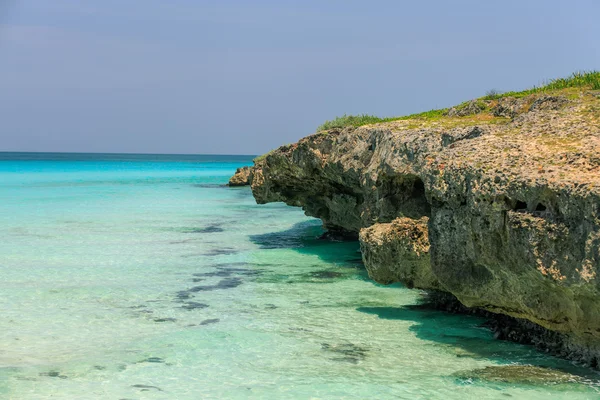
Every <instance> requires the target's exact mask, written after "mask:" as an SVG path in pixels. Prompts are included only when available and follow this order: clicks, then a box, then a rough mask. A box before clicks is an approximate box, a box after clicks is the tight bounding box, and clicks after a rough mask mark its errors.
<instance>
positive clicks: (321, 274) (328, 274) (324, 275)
mask: <svg viewBox="0 0 600 400" xmlns="http://www.w3.org/2000/svg"><path fill="white" fill-rule="evenodd" d="M308 275H309V276H312V277H313V278H320V279H333V278H341V277H342V276H344V274H342V273H341V272H336V271H327V270H324V271H315V272H311V273H309V274H308Z"/></svg>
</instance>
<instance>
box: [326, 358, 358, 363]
mask: <svg viewBox="0 0 600 400" xmlns="http://www.w3.org/2000/svg"><path fill="white" fill-rule="evenodd" d="M331 360H332V361H340V362H349V363H351V364H358V361H359V359H358V358H356V357H334V358H332V359H331Z"/></svg>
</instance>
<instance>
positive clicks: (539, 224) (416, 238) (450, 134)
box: [252, 90, 600, 348]
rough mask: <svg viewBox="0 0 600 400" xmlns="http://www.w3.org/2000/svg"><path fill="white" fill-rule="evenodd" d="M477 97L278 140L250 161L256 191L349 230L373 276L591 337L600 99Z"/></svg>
mask: <svg viewBox="0 0 600 400" xmlns="http://www.w3.org/2000/svg"><path fill="white" fill-rule="evenodd" d="M485 106H486V107H487V110H488V111H481V110H482V107H480V106H476V105H468V108H469V111H467V115H465V114H464V113H459V112H454V113H452V115H451V113H448V115H447V116H445V117H442V118H437V119H418V118H417V119H406V120H399V121H394V122H389V123H385V124H377V125H370V126H364V127H360V128H357V129H354V128H347V129H345V130H332V131H328V132H321V133H318V134H315V135H312V136H308V137H306V138H304V139H302V140H300V141H299V142H298V143H296V144H292V145H287V146H283V147H280V148H279V149H277V150H275V151H273V152H271V153H269V154H267V155H266V156H264V157H263V158H261V159H258V161H256V163H255V167H254V178H253V182H252V191H253V194H254V197H255V198H256V201H257V202H258V203H268V202H276V201H283V202H285V203H287V204H289V205H293V206H299V207H302V208H303V209H304V210H305V212H306V214H307V215H311V216H315V217H318V218H321V219H322V220H323V224H324V226H325V227H326V228H328V229H333V230H341V231H344V230H345V231H352V232H358V231H361V234H360V239H361V247H362V250H363V256H364V261H365V264H366V267H367V269H368V270H369V273H370V275H371V277H372V278H373V279H375V280H377V281H379V282H382V283H390V282H393V281H401V282H404V283H406V284H407V285H408V286H411V287H412V286H414V287H419V288H424V289H440V290H443V291H447V292H450V293H452V294H453V295H454V296H456V297H457V298H458V300H459V301H460V302H462V303H463V304H464V305H466V306H469V307H479V308H482V309H485V310H488V311H492V312H494V313H501V314H506V315H509V316H513V317H517V318H524V319H527V320H529V321H532V322H534V323H536V324H539V325H541V326H543V327H545V328H547V329H550V330H553V331H556V332H561V333H563V334H567V335H569V337H570V338H572V339H573V340H574V341H576V342H578V343H581V344H582V345H583V346H588V347H589V346H592V347H594V346H598V345H599V344H600V287H599V285H600V280H599V278H598V276H597V274H598V272H599V271H598V270H599V267H600V100H599V99H598V98H597V97H595V96H594V95H593V94H592V93H589V92H585V91H576V90H568V91H563V92H561V93H559V94H555V95H553V96H550V95H539V94H538V95H530V96H528V97H524V98H519V99H512V98H507V99H501V100H495V101H488V102H486V103H485ZM473 113H474V114H473ZM453 115H454V116H453ZM456 115H461V116H456ZM426 221H427V222H426ZM425 224H427V229H425V228H424V226H425ZM427 241H429V244H430V248H429V250H427V247H428V246H427V244H426V242H427ZM599 348H600V347H599Z"/></svg>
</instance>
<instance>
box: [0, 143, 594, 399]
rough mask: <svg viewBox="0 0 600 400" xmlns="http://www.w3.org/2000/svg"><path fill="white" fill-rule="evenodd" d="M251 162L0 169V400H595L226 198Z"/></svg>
mask: <svg viewBox="0 0 600 400" xmlns="http://www.w3.org/2000/svg"><path fill="white" fill-rule="evenodd" d="M251 158H252V157H244V156H206V155H199V156H165V155H114V154H36V153H0V399H18V400H27V399H35V400H44V399H114V400H118V399H177V400H185V399H194V400H196V399H428V400H432V399H440V400H442V399H443V400H452V399H460V400H469V399H477V400H484V399H507V398H514V399H549V398H551V399H569V400H579V399H598V398H600V391H599V386H598V383H597V380H598V375H597V374H596V373H594V372H592V371H590V370H588V369H585V368H579V367H577V366H575V365H573V364H571V363H569V362H567V361H563V360H559V359H556V358H553V357H550V356H548V355H546V354H544V353H541V352H538V351H536V350H535V349H533V348H531V347H528V346H523V345H518V344H515V343H510V342H505V341H497V340H494V339H493V335H492V334H491V333H490V332H489V331H488V330H486V329H485V328H482V327H481V324H482V323H483V322H484V321H483V320H482V319H480V318H476V317H472V316H464V315H451V314H446V313H443V312H438V311H432V310H428V309H425V308H423V307H421V306H419V304H420V302H421V301H422V298H423V296H422V293H421V292H419V291H418V290H408V289H406V288H403V287H401V286H399V285H392V286H388V287H384V286H380V285H377V284H374V283H373V282H372V281H370V280H369V279H368V276H367V274H366V273H365V271H364V268H363V266H362V264H361V260H360V254H359V253H358V245H357V243H353V242H331V241H325V240H320V239H319V238H318V237H319V235H321V234H322V230H321V226H320V221H319V220H316V219H312V218H309V217H306V216H304V214H303V213H302V211H301V210H300V209H297V208H292V207H288V206H285V205H283V204H269V205H261V206H259V205H256V204H255V202H254V200H253V198H252V195H251V192H250V189H249V188H247V187H244V188H228V187H226V186H224V184H225V183H226V182H227V180H228V178H229V176H230V175H231V174H232V173H233V172H234V171H235V169H236V167H239V166H242V165H248V164H250V163H251ZM510 365H533V366H540V367H543V368H544V369H543V370H542V371H548V372H549V373H550V374H551V375H553V374H556V376H558V377H564V376H565V375H562V374H564V373H569V374H573V376H574V377H575V378H569V379H567V380H564V379H562V378H557V379H556V380H555V379H542V380H536V379H534V378H531V379H530V377H528V376H527V374H517V375H518V378H520V379H518V380H517V381H513V380H512V379H505V378H502V377H500V378H497V379H496V378H494V376H492V377H491V378H490V379H481V378H480V376H481V374H477V373H476V372H477V370H480V371H481V369H483V368H486V367H488V368H489V367H502V366H510ZM474 371H475V372H474ZM486 371H493V369H492V370H489V369H488V370H486ZM488 375H489V374H488ZM492 375H494V374H492Z"/></svg>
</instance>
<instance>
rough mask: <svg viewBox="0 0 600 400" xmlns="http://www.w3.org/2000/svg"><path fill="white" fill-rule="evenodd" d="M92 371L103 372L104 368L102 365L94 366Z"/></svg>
mask: <svg viewBox="0 0 600 400" xmlns="http://www.w3.org/2000/svg"><path fill="white" fill-rule="evenodd" d="M94 369H95V370H98V371H104V370H105V369H106V367H104V366H102V365H94Z"/></svg>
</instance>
